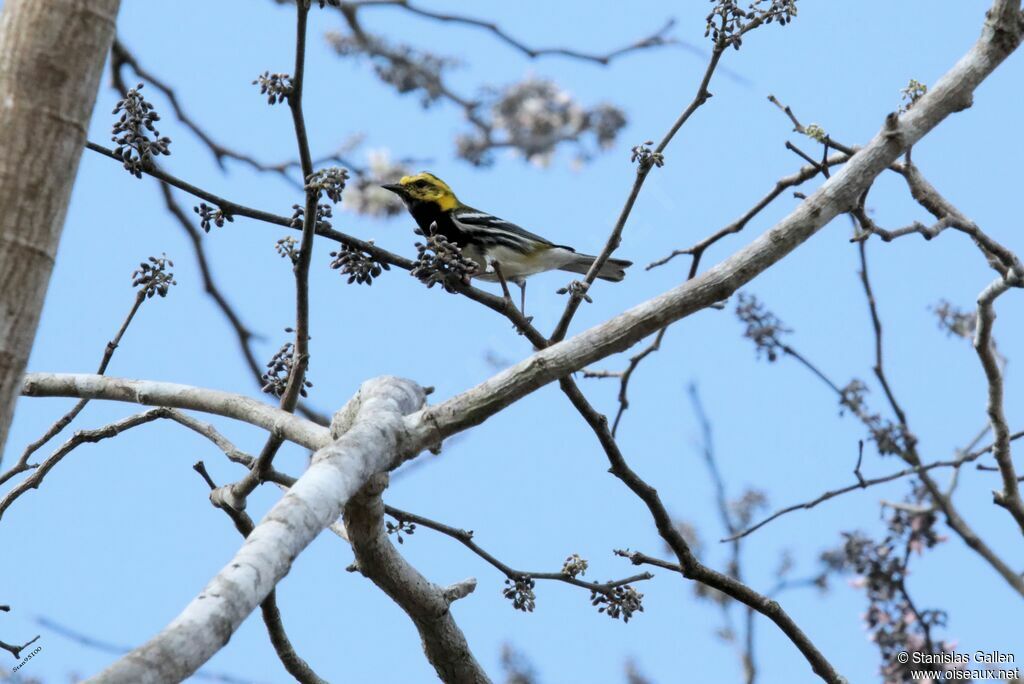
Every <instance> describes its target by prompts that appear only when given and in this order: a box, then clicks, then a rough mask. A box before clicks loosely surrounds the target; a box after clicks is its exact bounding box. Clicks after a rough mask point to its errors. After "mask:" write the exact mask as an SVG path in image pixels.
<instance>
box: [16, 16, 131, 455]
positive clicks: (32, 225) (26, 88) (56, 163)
mask: <svg viewBox="0 0 1024 684" xmlns="http://www.w3.org/2000/svg"><path fill="white" fill-rule="evenodd" d="M118 5H120V2H119V0H88V1H87V2H73V1H71V0H57V1H55V2H32V1H31V0H9V1H8V2H5V3H4V6H3V10H2V11H0V92H2V93H3V99H2V100H0V207H2V208H3V211H2V212H0V451H2V450H3V447H4V443H5V442H6V441H7V429H8V427H9V426H10V423H11V417H12V414H13V412H14V400H15V399H16V398H17V396H18V387H19V385H20V384H21V375H22V373H24V372H25V364H26V363H27V362H28V355H29V351H30V350H31V349H32V342H33V339H34V338H35V334H36V326H37V325H38V324H39V313H40V311H42V308H43V299H44V297H45V296H46V286H47V284H48V283H49V281H50V271H51V270H52V269H53V259H54V255H55V254H56V252H57V243H58V242H59V241H60V233H61V229H62V228H63V226H64V215H65V213H66V212H67V207H68V200H69V199H70V197H71V186H72V183H73V182H74V179H75V172H76V171H77V170H78V160H79V158H80V157H81V154H82V145H83V143H84V142H85V131H86V127H87V126H88V124H89V119H90V117H91V116H92V108H93V104H94V103H95V102H96V91H97V88H98V87H99V82H100V74H101V73H102V72H103V62H104V60H105V59H106V55H107V51H108V50H110V44H111V41H112V40H113V38H114V23H115V19H116V17H117V8H118Z"/></svg>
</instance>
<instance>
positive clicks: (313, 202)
mask: <svg viewBox="0 0 1024 684" xmlns="http://www.w3.org/2000/svg"><path fill="white" fill-rule="evenodd" d="M295 9H296V17H297V21H296V31H295V72H294V73H293V74H292V77H291V91H290V92H289V93H288V108H289V109H290V110H291V113H292V123H293V125H294V128H295V140H296V142H297V144H298V148H299V160H300V162H301V167H302V177H303V179H304V180H305V181H306V186H305V188H306V207H305V211H304V213H303V220H302V238H301V240H300V241H299V253H298V257H297V258H296V260H295V264H294V269H293V270H294V272H295V343H294V353H293V355H292V362H291V368H290V371H289V373H288V381H287V384H286V385H285V388H284V392H282V394H281V400H280V408H281V410H283V411H287V412H288V413H292V412H293V411H295V407H296V405H298V403H299V395H300V393H303V392H304V389H303V388H304V387H305V381H306V369H307V368H309V265H310V262H311V261H312V258H313V237H314V235H315V234H316V228H317V224H318V223H319V222H320V213H319V207H318V202H319V199H320V191H319V190H317V189H315V188H314V187H312V185H311V182H312V179H313V157H312V155H311V154H310V151H309V138H308V136H307V134H306V120H305V116H304V114H303V111H302V94H303V87H304V84H305V72H306V25H307V20H308V18H309V5H308V4H307V3H306V2H304V1H300V2H296V3H295ZM282 444H284V437H283V436H282V435H279V434H278V433H276V432H275V433H271V435H270V437H269V438H268V439H267V442H266V444H264V445H263V450H262V451H260V454H259V456H257V457H256V462H255V464H253V468H252V470H250V471H249V473H248V474H247V475H246V476H245V477H244V478H242V479H241V480H239V481H238V482H236V483H235V484H233V485H231V487H230V489H231V493H230V501H229V502H227V503H228V504H229V505H231V506H233V507H235V508H236V509H237V510H241V509H242V508H244V507H245V500H246V497H248V496H249V495H250V494H252V492H253V490H255V489H256V487H258V486H259V485H260V483H261V482H263V481H264V480H265V479H266V476H267V473H269V472H270V470H271V464H272V463H273V461H274V456H276V455H277V452H278V450H279V449H280V448H281V445H282Z"/></svg>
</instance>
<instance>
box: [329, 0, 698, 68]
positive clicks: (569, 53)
mask: <svg viewBox="0 0 1024 684" xmlns="http://www.w3.org/2000/svg"><path fill="white" fill-rule="evenodd" d="M342 4H343V5H344V6H347V7H350V8H356V9H358V8H363V7H401V8H402V9H405V10H406V11H408V12H411V13H412V14H417V15H419V16H421V17H425V18H427V19H434V20H436V21H440V22H444V23H452V24H464V25H466V26H474V27H477V28H480V29H484V30H486V31H489V32H490V33H491V34H492V35H494V36H495V37H496V38H497V39H499V40H501V41H502V42H504V43H505V44H507V45H509V46H511V47H512V48H514V49H516V50H518V51H519V52H521V53H523V54H524V55H526V56H527V57H529V58H531V59H534V58H536V57H544V56H548V55H552V56H560V57H569V58H572V59H578V60H582V61H584V62H595V63H597V64H601V65H608V64H610V63H611V62H612V60H614V59H615V58H616V57H621V56H623V55H626V54H629V53H631V52H636V51H639V50H644V49H647V48H652V47H659V46H662V45H672V44H675V43H677V42H678V41H677V40H676V39H674V38H666V37H665V35H666V34H667V33H668V32H669V31H670V30H671V29H672V27H673V26H675V20H672V19H670V20H668V21H666V22H665V24H664V25H663V26H662V27H661V28H660V29H658V30H657V31H655V32H653V33H651V34H650V35H649V36H647V37H645V38H641V39H639V40H636V41H634V42H632V43H629V44H628V45H625V46H623V47H620V48H616V49H614V50H609V51H608V52H605V53H589V52H580V51H578V50H572V49H569V48H563V47H545V48H535V47H530V46H528V45H527V44H526V43H524V42H523V41H521V40H518V39H517V38H515V37H513V36H512V35H510V34H509V33H508V32H507V31H505V30H504V29H502V28H501V27H500V26H498V25H497V24H495V23H494V22H490V21H486V20H483V19H477V18H475V17H468V16H465V15H459V14H445V13H441V12H433V11H430V10H426V9H423V8H421V7H419V6H417V5H413V4H412V3H410V2H408V0H391V1H388V2H372V3H363V2H346V3H342Z"/></svg>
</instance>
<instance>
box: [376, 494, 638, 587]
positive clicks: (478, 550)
mask: <svg viewBox="0 0 1024 684" xmlns="http://www.w3.org/2000/svg"><path fill="white" fill-rule="evenodd" d="M384 511H385V512H386V513H387V514H388V515H390V516H391V517H392V518H394V519H395V520H397V521H399V522H400V523H401V522H406V523H415V524H417V525H421V526H423V527H426V528H428V529H431V530H434V531H435V532H440V533H441V534H444V535H447V536H449V537H451V538H452V539H454V540H456V541H458V542H459V543H461V544H462V545H463V546H465V547H466V548H467V549H469V550H470V551H472V552H473V553H475V554H476V555H478V556H480V558H482V559H484V560H485V561H487V562H488V563H489V564H490V565H492V566H494V567H495V568H497V569H498V570H499V571H500V572H501V573H502V574H503V575H505V577H507V578H508V579H510V580H512V581H517V580H523V579H531V580H553V581H556V582H564V583H566V584H571V585H573V586H575V587H581V588H583V589H587V590H588V591H591V592H594V593H598V594H604V595H606V596H607V595H611V594H613V593H614V590H615V589H616V588H617V587H621V586H623V585H626V584H630V583H632V582H639V581H642V580H649V579H653V577H654V575H651V574H650V573H644V574H642V575H633V576H632V577H626V578H625V579H620V580H612V581H609V582H586V581H584V580H581V579H578V578H577V577H576V576H575V575H571V574H566V573H565V572H528V571H525V570H516V569H514V568H512V567H511V566H509V565H507V564H505V563H503V562H501V561H500V560H498V559H497V558H495V557H494V556H493V555H491V554H490V553H488V552H487V551H486V550H484V549H483V548H482V547H480V545H478V544H477V543H476V542H475V541H473V532H472V531H469V530H464V529H460V528H457V527H451V526H450V525H445V524H444V523H439V522H437V521H435V520H431V519H430V518H424V517H423V516H421V515H416V514H414V513H408V512H406V511H403V510H399V509H397V508H395V507H393V506H385V507H384Z"/></svg>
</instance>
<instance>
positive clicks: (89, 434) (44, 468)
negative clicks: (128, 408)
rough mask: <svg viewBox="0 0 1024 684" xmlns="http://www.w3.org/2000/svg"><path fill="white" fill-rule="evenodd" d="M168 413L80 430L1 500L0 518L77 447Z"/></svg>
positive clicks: (155, 412) (160, 410)
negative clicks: (94, 428)
mask: <svg viewBox="0 0 1024 684" xmlns="http://www.w3.org/2000/svg"><path fill="white" fill-rule="evenodd" d="M96 377H101V376H96ZM166 411H167V409H164V408H155V409H150V410H149V411H144V412H143V413H138V414H135V415H133V416H129V417H128V418H123V419H121V420H119V421H116V422H114V423H110V424H109V425H105V426H103V427H101V428H98V429H96V430H79V431H78V432H76V433H75V434H74V436H72V437H71V439H69V440H68V441H66V442H65V443H64V444H63V445H61V447H60V448H59V449H57V450H56V451H55V452H53V455H51V456H50V457H49V458H47V459H46V460H45V461H43V462H42V463H41V464H40V465H39V467H38V468H36V469H35V470H33V471H32V474H31V475H29V476H28V477H26V478H25V479H24V480H22V481H21V482H19V483H18V484H17V485H16V486H14V487H13V488H11V491H9V492H7V494H6V495H5V496H4V497H3V498H2V499H0V518H2V517H3V514H4V512H5V511H6V510H7V509H8V508H9V507H10V506H11V504H12V503H14V502H15V501H16V500H17V499H18V497H20V496H21V495H22V494H24V493H25V492H27V491H28V490H30V489H39V485H40V484H42V481H43V479H44V478H45V477H46V474H47V473H48V472H50V471H51V470H52V469H53V467H54V466H55V465H57V464H58V463H60V461H61V459H63V458H64V457H65V456H67V455H68V454H69V453H71V451H73V450H74V449H75V447H77V446H79V445H81V444H84V443H86V442H90V443H92V442H99V441H101V440H104V439H108V438H110V437H116V436H117V435H119V434H121V433H122V432H124V431H125V430H130V429H131V428H133V427H136V426H138V425H143V424H145V423H149V422H151V421H154V420H157V419H159V418H164V417H166V415H165V414H166Z"/></svg>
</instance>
